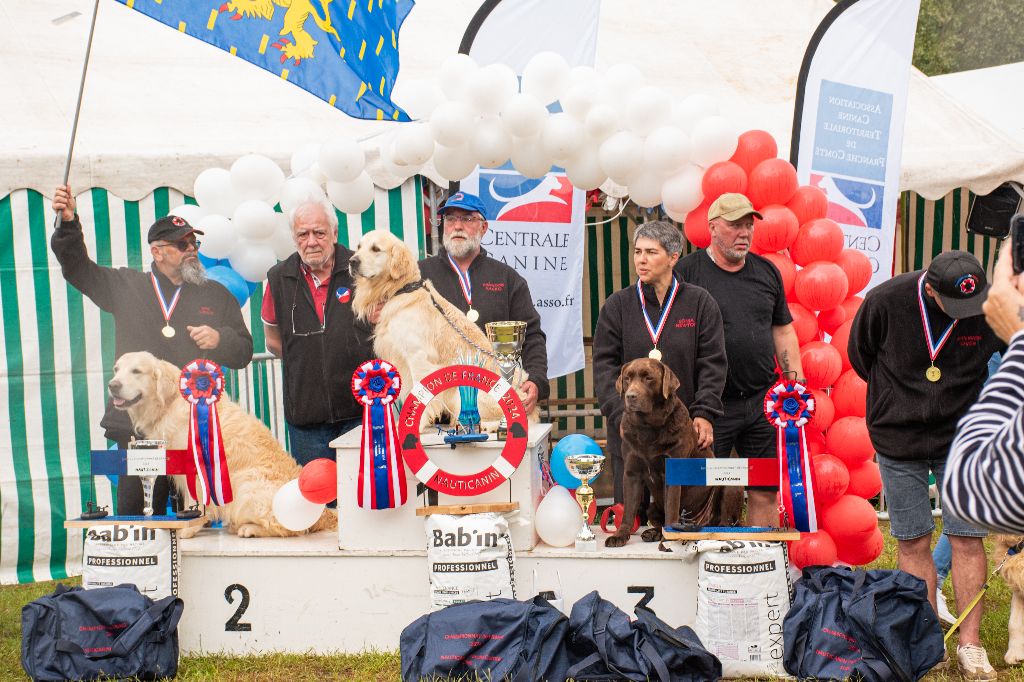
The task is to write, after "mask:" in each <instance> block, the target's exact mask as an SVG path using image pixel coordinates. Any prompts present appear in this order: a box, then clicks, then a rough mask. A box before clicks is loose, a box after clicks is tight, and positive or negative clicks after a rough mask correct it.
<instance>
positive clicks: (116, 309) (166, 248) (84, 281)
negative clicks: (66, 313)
mask: <svg viewBox="0 0 1024 682" xmlns="http://www.w3.org/2000/svg"><path fill="white" fill-rule="evenodd" d="M53 208H54V210H56V211H57V212H58V213H60V216H61V224H60V227H58V228H57V230H56V231H55V232H54V233H53V237H52V238H51V239H50V247H51V248H52V249H53V253H54V255H56V256H57V261H58V262H59V263H60V266H61V272H62V273H63V275H64V279H66V280H67V281H68V283H69V284H70V285H71V286H73V287H75V288H76V289H78V290H79V291H81V292H82V293H83V294H85V295H86V296H88V297H89V298H90V299H92V301H93V302H94V303H95V304H96V305H98V306H99V307H100V308H102V309H103V310H105V311H107V312H109V313H111V314H113V316H114V355H115V357H121V356H122V355H124V354H125V353H129V352H132V351H149V352H150V353H152V354H153V355H155V356H156V357H158V358H160V359H161V360H167V361H168V362H170V363H172V364H174V365H177V366H178V367H182V366H184V365H186V364H188V363H189V362H192V361H193V360H195V359H196V358H201V357H202V358H208V359H210V360H213V361H214V362H217V363H219V364H221V365H224V366H225V367H231V368H233V369H241V368H242V367H245V366H246V365H247V364H249V361H250V360H252V335H251V334H249V330H248V328H247V327H246V326H245V321H244V320H243V319H242V313H241V311H240V310H239V307H238V301H237V300H235V297H234V296H232V295H231V293H230V292H229V291H228V290H227V289H225V288H224V287H223V286H222V285H221V284H220V283H218V282H214V281H213V280H208V279H207V278H206V273H205V272H204V270H203V266H202V264H201V263H200V262H199V258H198V248H199V242H198V241H197V240H196V237H195V235H197V234H198V235H201V234H202V232H200V231H198V230H196V229H195V228H193V227H192V226H191V225H189V224H188V222H187V221H186V220H185V219H184V218H180V217H178V216H166V217H164V218H161V219H160V220H157V221H156V222H155V223H153V226H152V227H150V228H149V235H148V241H149V251H150V254H151V255H152V256H153V264H152V266H151V267H150V272H148V273H145V272H139V271H137V270H132V269H130V268H105V267H102V266H99V265H97V264H96V263H94V262H93V261H92V260H91V259H90V258H89V254H88V252H87V251H86V248H85V239H84V238H83V236H82V225H81V223H80V222H79V220H78V216H77V215H76V214H75V200H74V198H73V197H72V195H71V187H70V186H68V185H64V186H61V187H58V188H57V189H56V190H55V191H54V197H53ZM123 403H124V401H119V400H116V399H112V400H109V401H108V402H107V409H106V413H105V414H104V415H103V419H102V421H101V422H100V426H102V427H103V428H104V429H105V434H104V435H105V436H106V437H107V438H109V439H111V440H114V441H116V442H117V444H118V446H119V447H121V448H124V447H126V446H127V444H128V441H129V440H131V438H132V436H133V435H134V434H133V431H132V425H131V422H130V420H129V419H128V415H127V413H125V412H123V411H122V410H119V409H117V407H118V405H119V404H121V405H123ZM142 502H143V498H142V484H141V482H140V480H139V478H138V477H137V476H122V477H121V479H120V481H119V482H118V486H117V511H118V513H119V514H141V513H142V506H143V504H142ZM166 506H167V479H166V478H165V477H162V476H161V477H159V478H158V479H157V483H156V486H155V489H154V494H153V508H154V509H158V510H160V509H164V508H165V507H166Z"/></svg>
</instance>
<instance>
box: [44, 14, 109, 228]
mask: <svg viewBox="0 0 1024 682" xmlns="http://www.w3.org/2000/svg"><path fill="white" fill-rule="evenodd" d="M99 9H100V0H96V4H95V5H93V8H92V23H91V24H89V41H88V42H87V43H86V45H85V61H84V62H82V80H81V82H80V83H79V84H78V101H77V102H75V118H74V120H73V121H72V123H71V142H70V143H69V144H68V156H67V160H66V161H65V162H64V182H62V183H61V185H66V184H68V178H69V177H71V155H72V154H73V153H74V151H75V136H76V135H77V134H78V115H79V114H80V113H81V112H82V95H83V94H84V93H85V75H86V73H87V72H88V70H89V55H90V54H91V53H92V37H93V34H95V33H96V15H97V14H98V13H99ZM60 222H61V214H60V213H58V214H57V217H56V218H55V219H54V223H53V227H54V229H56V228H58V227H60Z"/></svg>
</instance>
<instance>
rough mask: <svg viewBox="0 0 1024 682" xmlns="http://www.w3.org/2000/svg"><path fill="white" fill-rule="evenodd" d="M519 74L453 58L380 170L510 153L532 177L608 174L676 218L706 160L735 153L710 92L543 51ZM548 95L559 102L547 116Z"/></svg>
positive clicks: (467, 164)
mask: <svg viewBox="0 0 1024 682" xmlns="http://www.w3.org/2000/svg"><path fill="white" fill-rule="evenodd" d="M517 80H518V79H517V78H516V75H515V74H514V73H513V72H512V70H511V69H510V68H509V67H507V66H505V65H504V64H489V65H486V66H478V65H477V64H476V62H475V61H474V60H473V59H472V58H471V57H469V56H468V55H464V54H456V55H452V56H451V57H449V58H448V59H446V60H445V61H444V62H443V63H442V65H441V68H440V70H439V72H438V78H437V84H436V86H434V87H430V88H428V89H429V90H430V93H431V97H430V98H429V99H430V106H429V107H428V108H429V114H428V118H427V119H426V120H425V121H422V122H417V123H408V124H403V126H402V128H401V130H400V131H399V132H398V133H397V134H396V135H394V136H393V137H392V138H391V139H390V140H389V142H388V143H386V144H385V145H384V146H383V147H382V149H381V156H382V159H383V162H384V165H385V167H386V168H387V169H388V170H389V171H391V172H393V173H394V174H396V175H399V176H404V177H409V176H411V175H413V174H415V173H416V172H417V171H418V170H419V169H420V167H421V166H422V165H423V164H424V163H425V162H426V161H427V160H428V159H430V158H431V152H432V158H433V165H434V168H435V169H436V170H437V172H438V173H440V174H441V175H442V176H443V177H444V178H446V179H448V180H461V179H462V178H464V177H466V176H467V175H468V174H469V173H470V172H471V171H472V170H473V169H474V168H475V167H476V166H478V165H479V166H482V167H485V168H492V167H496V166H501V165H503V164H504V163H506V162H507V161H509V160H511V162H512V165H513V166H514V167H515V169H516V170H517V171H519V172H520V173H522V174H523V175H525V176H527V177H533V178H536V177H540V176H542V175H543V174H545V173H546V172H547V171H548V170H549V169H550V168H551V166H552V165H555V164H558V165H561V166H563V167H564V168H565V169H566V173H567V175H568V177H569V181H570V182H572V183H573V185H575V186H576V187H579V188H581V189H585V190H590V189H595V188H597V187H600V186H601V185H603V184H604V183H605V182H606V181H608V180H611V181H612V182H614V183H615V184H618V185H622V186H625V187H626V188H627V189H628V193H629V195H630V197H631V198H632V199H633V200H634V201H635V202H636V203H637V204H639V205H641V206H644V207H650V206H657V205H658V204H664V206H665V210H666V212H667V213H668V214H669V215H670V216H671V217H673V218H675V219H677V220H682V219H683V218H685V216H686V213H687V212H689V211H690V210H692V209H693V208H695V207H697V206H698V205H699V204H700V202H701V201H702V200H703V195H702V192H701V187H700V181H701V177H702V176H703V169H704V168H706V167H707V166H710V165H711V164H714V163H717V162H719V161H725V160H727V159H728V158H729V157H731V156H732V154H733V152H734V151H735V150H736V143H737V139H738V136H739V131H738V130H737V128H736V127H735V126H734V125H733V124H732V123H731V122H730V121H729V120H728V119H726V118H725V117H723V116H721V115H720V114H719V108H718V104H717V102H716V101H715V100H714V99H713V98H711V97H709V96H707V95H700V94H694V95H690V96H689V97H686V98H684V99H682V100H680V101H672V100H671V99H670V97H669V96H668V94H667V93H666V92H665V91H664V90H662V89H660V88H657V87H654V86H651V85H646V84H645V82H644V76H643V74H642V73H640V71H639V70H638V69H637V68H636V67H634V66H632V65H629V64H617V65H615V66H612V67H611V68H609V69H607V70H606V71H604V72H603V73H599V72H597V71H595V70H594V69H593V68H591V67H575V68H570V67H569V65H568V64H567V63H566V61H565V59H564V58H562V57H561V56H560V55H558V54H556V53H554V52H542V53H539V54H537V55H535V56H534V57H533V58H532V59H531V60H530V61H529V62H528V63H527V65H526V67H525V68H524V69H523V75H522V83H521V87H520V86H519V85H518V83H517ZM554 102H558V103H560V105H561V111H558V112H556V113H549V110H548V107H549V105H551V104H552V103H554ZM425 108H427V107H425ZM552 108H557V107H552ZM425 114H426V112H425Z"/></svg>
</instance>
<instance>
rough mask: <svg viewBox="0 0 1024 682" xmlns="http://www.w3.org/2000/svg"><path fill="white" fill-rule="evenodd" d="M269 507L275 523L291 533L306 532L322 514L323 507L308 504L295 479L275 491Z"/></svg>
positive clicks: (297, 480)
mask: <svg viewBox="0 0 1024 682" xmlns="http://www.w3.org/2000/svg"><path fill="white" fill-rule="evenodd" d="M271 507H272V509H273V510H274V516H275V517H276V518H277V522H278V523H280V524H281V525H282V526H284V527H285V528H287V529H288V530H293V531H300V530H306V529H307V528H309V527H310V526H312V525H313V524H314V523H316V522H317V520H318V519H319V518H320V516H321V514H323V513H324V505H322V504H315V503H313V502H310V501H309V500H307V499H306V498H305V497H303V496H302V492H301V491H300V490H299V479H297V478H293V479H292V480H290V481H288V482H287V483H285V484H284V485H283V486H281V487H280V488H278V489H277V492H276V493H274V502H273V504H272V505H271Z"/></svg>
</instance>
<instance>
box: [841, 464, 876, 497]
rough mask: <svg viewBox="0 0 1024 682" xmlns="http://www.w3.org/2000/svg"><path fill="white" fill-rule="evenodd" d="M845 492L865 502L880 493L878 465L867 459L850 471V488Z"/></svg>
mask: <svg viewBox="0 0 1024 682" xmlns="http://www.w3.org/2000/svg"><path fill="white" fill-rule="evenodd" d="M846 492H847V493H848V494H850V495H856V496H857V497H863V498H864V499H865V500H870V499H871V498H872V497H874V496H875V495H877V494H878V493H880V492H882V474H881V472H880V471H879V470H878V464H877V463H876V462H873V461H871V460H870V459H869V460H866V461H864V462H861V463H860V464H858V465H857V466H855V467H853V468H852V469H850V486H849V487H848V488H847V489H846Z"/></svg>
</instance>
